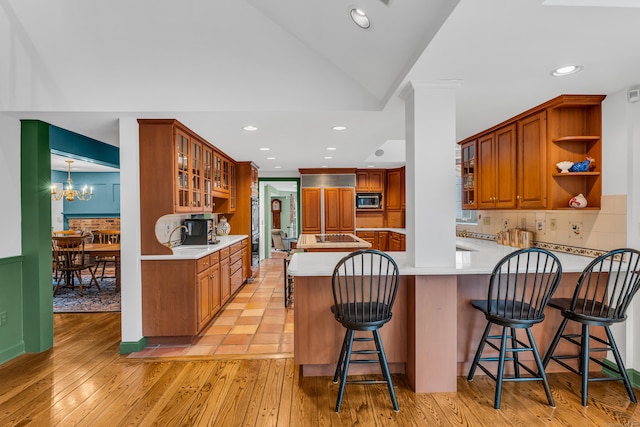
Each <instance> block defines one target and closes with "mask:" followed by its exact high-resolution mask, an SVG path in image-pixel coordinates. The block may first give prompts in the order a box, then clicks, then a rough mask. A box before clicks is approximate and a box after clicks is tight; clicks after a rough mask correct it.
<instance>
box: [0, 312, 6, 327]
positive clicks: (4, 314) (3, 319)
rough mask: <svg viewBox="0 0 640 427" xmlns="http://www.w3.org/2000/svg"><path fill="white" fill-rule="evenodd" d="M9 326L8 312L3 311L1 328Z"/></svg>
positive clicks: (0, 316) (0, 315)
mask: <svg viewBox="0 0 640 427" xmlns="http://www.w3.org/2000/svg"><path fill="white" fill-rule="evenodd" d="M6 324H7V312H6V311H3V312H2V313H0V326H5V325H6Z"/></svg>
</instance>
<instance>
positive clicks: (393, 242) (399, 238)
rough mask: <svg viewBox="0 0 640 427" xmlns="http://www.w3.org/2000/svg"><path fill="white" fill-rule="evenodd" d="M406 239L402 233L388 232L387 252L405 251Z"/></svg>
mask: <svg viewBox="0 0 640 427" xmlns="http://www.w3.org/2000/svg"><path fill="white" fill-rule="evenodd" d="M405 248H406V239H405V235H404V234H402V233H396V232H395V231H391V232H389V251H390V252H398V251H404V250H406V249H405Z"/></svg>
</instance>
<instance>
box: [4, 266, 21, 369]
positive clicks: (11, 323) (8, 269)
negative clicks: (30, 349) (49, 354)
mask: <svg viewBox="0 0 640 427" xmlns="http://www.w3.org/2000/svg"><path fill="white" fill-rule="evenodd" d="M22 306H23V304H22V257H19V256H18V257H11V258H4V259H0V317H1V318H3V319H6V322H7V323H6V325H0V364H2V363H4V362H6V361H7V360H10V359H13V358H14V357H16V356H18V355H20V354H22V353H24V351H25V350H24V339H23V335H22V325H23V320H22V319H23V312H22Z"/></svg>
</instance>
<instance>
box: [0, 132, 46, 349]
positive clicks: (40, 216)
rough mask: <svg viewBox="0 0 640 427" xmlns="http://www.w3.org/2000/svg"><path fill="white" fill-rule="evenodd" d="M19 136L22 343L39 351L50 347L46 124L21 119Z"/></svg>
mask: <svg viewBox="0 0 640 427" xmlns="http://www.w3.org/2000/svg"><path fill="white" fill-rule="evenodd" d="M20 139H21V148H20V180H21V200H22V202H21V207H22V258H23V264H22V301H23V331H24V332H23V335H24V346H25V351H27V352H40V351H44V350H46V349H48V348H51V347H52V346H53V292H52V289H51V188H50V183H51V153H50V151H49V124H47V123H44V122H41V121H38V120H23V121H22V125H21V137H20ZM3 348H4V343H3V342H0V349H3Z"/></svg>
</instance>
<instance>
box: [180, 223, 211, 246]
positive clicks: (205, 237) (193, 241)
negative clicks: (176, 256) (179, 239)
mask: <svg viewBox="0 0 640 427" xmlns="http://www.w3.org/2000/svg"><path fill="white" fill-rule="evenodd" d="M183 225H184V226H185V227H186V230H184V229H183V232H184V239H183V243H182V244H183V245H206V244H208V243H210V241H209V240H210V237H211V235H212V232H211V230H212V229H213V221H212V220H210V219H185V220H184V222H183Z"/></svg>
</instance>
